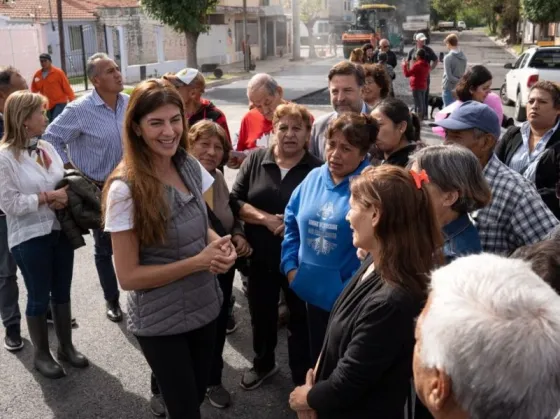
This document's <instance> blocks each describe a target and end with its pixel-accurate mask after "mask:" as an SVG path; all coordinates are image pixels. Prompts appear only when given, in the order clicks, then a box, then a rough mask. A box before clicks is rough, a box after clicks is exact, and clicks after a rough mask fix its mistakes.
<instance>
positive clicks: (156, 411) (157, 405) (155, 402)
mask: <svg viewBox="0 0 560 419" xmlns="http://www.w3.org/2000/svg"><path fill="white" fill-rule="evenodd" d="M166 410H167V409H166V408H165V402H164V401H163V396H162V395H161V394H154V395H153V396H152V398H151V399H150V412H152V415H154V416H156V417H158V418H163V417H165V415H166V414H167V412H166Z"/></svg>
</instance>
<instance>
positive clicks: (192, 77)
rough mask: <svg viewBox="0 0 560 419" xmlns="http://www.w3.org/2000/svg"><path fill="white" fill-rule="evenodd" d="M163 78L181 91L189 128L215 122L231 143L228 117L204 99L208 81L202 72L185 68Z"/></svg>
mask: <svg viewBox="0 0 560 419" xmlns="http://www.w3.org/2000/svg"><path fill="white" fill-rule="evenodd" d="M163 78H164V79H165V80H167V81H169V82H170V83H171V84H173V85H174V86H175V87H176V88H177V89H178V90H179V93H180V94H181V97H182V98H183V102H184V103H185V113H186V116H187V118H188V119H189V126H193V125H194V124H196V123H197V122H198V121H201V120H204V119H209V120H211V121H214V122H215V123H217V124H218V125H220V126H221V127H222V128H223V129H224V131H225V132H226V134H227V138H228V140H229V142H230V143H231V137H230V134H229V129H228V124H227V120H226V116H225V115H224V113H223V112H222V111H221V110H219V109H218V108H217V107H216V106H215V105H214V104H213V103H212V102H210V101H209V100H207V99H203V98H202V94H203V93H204V90H205V89H206V80H205V79H204V75H203V74H202V73H201V72H200V71H198V70H197V69H196V68H184V69H182V70H180V71H178V72H177V73H175V74H172V73H168V74H165V75H164V76H163Z"/></svg>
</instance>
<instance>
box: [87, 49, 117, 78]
mask: <svg viewBox="0 0 560 419" xmlns="http://www.w3.org/2000/svg"><path fill="white" fill-rule="evenodd" d="M101 60H111V57H109V56H108V55H107V54H105V53H104V52H98V53H96V54H93V55H92V56H91V57H89V58H88V60H87V64H86V74H87V76H88V79H90V80H92V79H93V78H94V77H95V76H97V62H98V61H101Z"/></svg>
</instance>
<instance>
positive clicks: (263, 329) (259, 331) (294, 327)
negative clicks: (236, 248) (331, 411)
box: [247, 261, 312, 385]
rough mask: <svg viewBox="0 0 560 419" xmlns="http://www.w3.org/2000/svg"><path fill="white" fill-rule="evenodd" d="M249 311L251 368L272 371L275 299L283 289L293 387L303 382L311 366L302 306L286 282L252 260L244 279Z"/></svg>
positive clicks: (276, 299) (276, 310) (275, 336)
mask: <svg viewBox="0 0 560 419" xmlns="http://www.w3.org/2000/svg"><path fill="white" fill-rule="evenodd" d="M247 288H248V289H247V291H248V300H249V311H250V313H251V325H252V329H253V350H254V352H255V358H254V360H253V367H254V368H255V370H256V371H257V372H259V373H266V372H268V371H270V370H271V369H272V368H274V365H275V362H276V360H275V349H276V344H277V343H278V298H279V297H280V289H283V290H284V293H285V296H286V304H287V306H288V309H289V310H290V320H289V323H288V356H289V364H290V370H291V372H292V380H293V382H294V384H295V385H302V384H304V383H305V375H306V374H307V371H308V370H309V368H311V367H312V364H311V359H310V351H309V335H308V331H307V313H306V308H305V303H304V302H303V301H302V300H300V299H299V298H298V296H297V295H296V294H295V293H294V292H293V291H292V290H291V289H290V288H289V287H288V280H287V279H286V277H285V276H284V275H282V274H281V273H280V272H279V270H278V269H270V268H267V267H264V266H262V265H260V266H259V265H258V264H257V263H255V261H252V263H251V267H250V272H249V280H248V287H247Z"/></svg>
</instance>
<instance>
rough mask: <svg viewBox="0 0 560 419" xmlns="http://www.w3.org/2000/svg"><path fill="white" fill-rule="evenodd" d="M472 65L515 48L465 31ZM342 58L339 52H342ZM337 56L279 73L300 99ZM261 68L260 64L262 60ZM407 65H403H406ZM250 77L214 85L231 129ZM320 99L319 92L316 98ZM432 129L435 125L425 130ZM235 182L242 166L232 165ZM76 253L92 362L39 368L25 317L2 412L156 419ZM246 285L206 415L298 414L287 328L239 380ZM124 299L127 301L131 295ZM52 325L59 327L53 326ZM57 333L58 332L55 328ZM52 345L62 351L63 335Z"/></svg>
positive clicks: (144, 379) (79, 337) (133, 351)
mask: <svg viewBox="0 0 560 419" xmlns="http://www.w3.org/2000/svg"><path fill="white" fill-rule="evenodd" d="M444 37H445V34H439V33H436V34H435V35H434V36H433V44H432V47H433V48H434V49H435V51H436V53H439V52H440V51H443V50H444V47H443V45H442V40H443V38H444ZM460 42H461V46H462V47H463V49H464V51H465V53H466V55H467V57H468V59H469V64H474V63H482V64H485V65H487V66H488V67H489V68H490V69H491V71H492V72H494V74H495V78H494V87H499V84H501V82H502V80H503V77H504V74H505V70H504V69H503V64H504V63H505V62H506V61H509V60H510V57H509V54H508V53H507V52H504V51H503V50H501V49H500V48H499V47H497V46H496V45H495V44H494V43H493V42H492V41H491V40H489V39H488V38H486V37H485V36H484V35H483V32H470V31H469V32H464V33H462V34H461V38H460ZM339 59H340V58H339ZM337 61H338V60H337V59H327V60H322V61H318V62H315V63H313V64H311V65H308V66H301V67H294V68H291V69H289V70H287V71H284V72H282V73H281V74H278V75H277V76H276V78H277V79H278V81H279V82H280V84H281V85H282V86H283V87H284V89H285V92H286V98H287V99H290V100H294V99H297V98H298V97H301V96H302V95H305V94H308V93H312V92H315V91H317V90H320V89H322V88H325V87H326V75H327V72H328V69H329V68H330V66H331V65H332V64H334V63H335V62H337ZM257 70H258V66H257ZM399 71H400V70H399ZM440 78H441V69H438V70H437V71H436V72H435V73H434V78H433V80H432V86H433V89H432V90H433V91H436V90H439V86H440V84H441V82H440ZM246 84H247V81H238V82H235V83H232V84H230V85H225V86H221V87H216V88H214V89H210V90H209V91H208V92H207V95H206V96H207V97H208V98H209V99H211V100H212V101H214V102H215V103H216V104H217V105H218V106H219V107H220V108H221V109H222V110H223V111H224V112H225V114H226V116H227V118H228V122H229V125H230V130H231V131H232V132H235V131H237V130H238V128H239V123H240V119H241V117H242V116H243V114H244V113H245V112H246V110H247V99H246V94H245V89H246ZM396 86H397V95H398V96H400V97H403V98H404V99H407V100H409V102H410V99H409V97H410V92H409V89H408V83H407V81H406V80H403V78H402V77H400V76H399V79H398V81H397V82H396ZM324 97H325V95H324V94H323V95H322V96H321V95H319V96H316V97H315V99H313V98H311V99H307V100H306V99H304V100H301V102H302V103H307V102H313V104H311V105H309V107H310V109H311V111H312V113H313V114H314V115H315V117H318V116H320V115H322V114H324V113H326V112H329V111H330V106H329V105H328V99H327V100H325V99H324ZM317 98H319V99H317ZM424 131H426V132H427V131H429V128H426V129H424ZM226 177H227V179H228V182H229V183H230V184H231V182H232V181H233V179H234V177H235V172H234V171H232V170H229V169H227V170H226ZM86 241H87V246H86V247H84V248H81V249H79V250H78V251H77V252H76V256H75V268H74V282H73V292H72V298H73V310H74V314H75V316H76V317H77V320H78V323H79V327H78V328H77V329H75V330H74V341H75V343H76V346H77V347H78V348H79V349H80V350H81V351H82V352H83V353H84V354H85V355H86V356H87V357H88V358H89V360H90V362H91V366H90V368H88V369H86V370H75V369H72V368H68V369H67V372H68V376H67V377H66V378H63V379H60V380H56V381H51V380H47V379H46V378H43V377H42V376H40V375H39V374H38V373H36V372H35V371H34V370H33V366H32V346H31V343H30V341H29V340H28V336H29V335H28V332H27V326H26V324H25V321H23V322H22V328H23V332H22V333H23V336H24V339H25V344H26V346H25V348H24V349H23V350H22V351H21V352H19V353H16V354H10V353H8V352H7V351H5V350H3V349H0V383H1V386H0V419H36V418H41V419H51V418H54V419H149V418H151V417H152V416H151V414H150V413H149V411H148V400H149V397H150V386H149V369H148V368H147V365H146V363H145V361H144V358H143V356H142V354H141V353H140V352H139V350H138V345H137V343H136V341H135V339H134V338H133V337H132V336H131V335H130V334H128V333H127V332H126V327H125V323H124V322H123V323H122V324H118V325H117V324H113V323H111V322H110V321H109V320H107V319H106V317H105V309H104V307H105V306H104V300H103V296H102V291H101V287H100V285H99V282H98V279H97V273H96V271H95V266H94V261H93V244H92V240H91V238H89V237H88V238H87V239H86ZM240 289H241V284H240V281H239V279H238V278H236V281H235V289H234V294H235V296H236V299H237V304H236V308H235V314H236V317H237V320H238V325H239V327H238V330H237V331H236V332H235V333H234V334H232V335H230V336H229V337H228V339H227V343H226V348H225V351H224V358H225V364H226V365H225V370H224V385H225V387H226V388H227V389H228V390H230V391H231V392H232V395H233V403H234V404H233V406H232V407H231V408H229V409H227V410H223V411H220V410H217V409H214V408H213V407H211V406H209V405H208V403H205V404H204V407H203V417H204V418H206V419H226V418H236V419H253V418H259V419H260V418H263V419H284V418H294V417H295V415H293V414H292V412H291V411H290V410H289V408H288V406H287V400H288V395H289V392H290V390H291V389H292V387H293V386H292V384H291V381H290V377H289V368H288V366H287V349H286V339H285V338H286V330H285V329H284V330H281V331H280V332H279V344H278V350H277V359H278V363H279V366H280V372H279V374H278V375H277V376H275V377H274V378H273V379H271V380H270V381H269V382H267V383H266V384H264V385H263V386H262V387H260V388H259V389H257V390H255V391H252V392H245V391H243V390H242V389H241V388H240V387H239V380H240V377H241V372H242V371H243V370H244V369H245V368H247V367H249V366H250V364H251V359H252V350H251V332H250V320H249V316H248V311H247V304H246V299H245V297H244V296H243V295H242V293H241V292H240ZM25 301H26V292H25V287H24V286H23V282H22V281H21V278H20V303H21V308H22V311H24V309H25ZM121 302H122V304H123V305H125V298H124V295H123V296H121ZM51 331H52V329H51ZM52 335H54V332H53V333H52ZM51 337H52V342H51V343H52V346H51V347H52V349H53V350H56V338H54V336H51Z"/></svg>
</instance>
